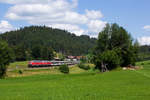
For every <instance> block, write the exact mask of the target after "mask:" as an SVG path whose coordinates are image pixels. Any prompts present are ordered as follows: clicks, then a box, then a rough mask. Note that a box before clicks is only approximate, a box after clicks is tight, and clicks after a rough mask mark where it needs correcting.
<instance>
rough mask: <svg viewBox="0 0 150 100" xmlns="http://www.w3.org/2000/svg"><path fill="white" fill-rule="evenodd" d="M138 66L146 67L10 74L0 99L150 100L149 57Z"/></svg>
mask: <svg viewBox="0 0 150 100" xmlns="http://www.w3.org/2000/svg"><path fill="white" fill-rule="evenodd" d="M137 66H143V69H141V70H125V71H124V70H114V71H110V72H106V73H97V72H94V71H92V70H89V71H84V70H81V69H79V68H77V67H71V68H70V69H71V74H69V75H64V74H61V73H59V72H57V71H56V70H57V69H52V70H55V71H54V72H53V73H50V72H49V73H45V74H44V73H41V74H38V75H32V76H25V77H16V78H12V77H8V78H6V79H3V80H0V100H150V61H144V62H138V63H137ZM43 70H44V69H43ZM39 71H41V70H39ZM46 71H47V70H46Z"/></svg>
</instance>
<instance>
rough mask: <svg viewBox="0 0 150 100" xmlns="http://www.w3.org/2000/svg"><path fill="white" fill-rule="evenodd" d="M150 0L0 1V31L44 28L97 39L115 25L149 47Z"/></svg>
mask: <svg viewBox="0 0 150 100" xmlns="http://www.w3.org/2000/svg"><path fill="white" fill-rule="evenodd" d="M149 5H150V0H0V32H5V31H9V30H14V29H16V28H19V27H23V26H29V25H47V26H50V27H54V28H61V29H65V30H68V31H70V32H72V33H75V34H76V35H82V34H87V35H90V36H93V37H96V36H97V35H98V33H99V31H101V30H102V29H103V27H105V24H106V23H118V24H119V25H121V26H123V27H124V28H126V30H127V31H128V32H130V33H131V35H132V36H133V38H134V39H138V40H139V42H140V43H141V44H142V45H143V44H150V20H149V18H150V13H149V10H150V6H149Z"/></svg>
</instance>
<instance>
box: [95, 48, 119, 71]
mask: <svg viewBox="0 0 150 100" xmlns="http://www.w3.org/2000/svg"><path fill="white" fill-rule="evenodd" d="M98 57H99V58H97V59H98V62H96V63H99V64H101V63H102V62H103V63H104V64H106V65H107V66H106V67H107V68H108V69H109V70H111V69H114V68H116V67H118V66H119V65H120V63H121V57H120V56H118V54H117V53H116V50H107V51H104V52H103V53H102V54H100V55H99V56H98ZM97 67H100V69H101V65H99V66H97Z"/></svg>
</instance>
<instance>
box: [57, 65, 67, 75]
mask: <svg viewBox="0 0 150 100" xmlns="http://www.w3.org/2000/svg"><path fill="white" fill-rule="evenodd" d="M59 70H60V72H62V73H64V74H68V73H69V67H68V65H61V66H60V67H59Z"/></svg>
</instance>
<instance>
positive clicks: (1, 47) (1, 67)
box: [0, 40, 14, 78]
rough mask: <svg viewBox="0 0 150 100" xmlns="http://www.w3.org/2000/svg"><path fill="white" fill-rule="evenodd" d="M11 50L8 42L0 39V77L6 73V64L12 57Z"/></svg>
mask: <svg viewBox="0 0 150 100" xmlns="http://www.w3.org/2000/svg"><path fill="white" fill-rule="evenodd" d="M13 57H14V56H13V53H12V50H11V49H10V48H9V47H8V44H7V43H6V42H4V41H1V40H0V78H4V76H5V75H6V70H7V65H9V63H10V62H11V61H12V58H13Z"/></svg>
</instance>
